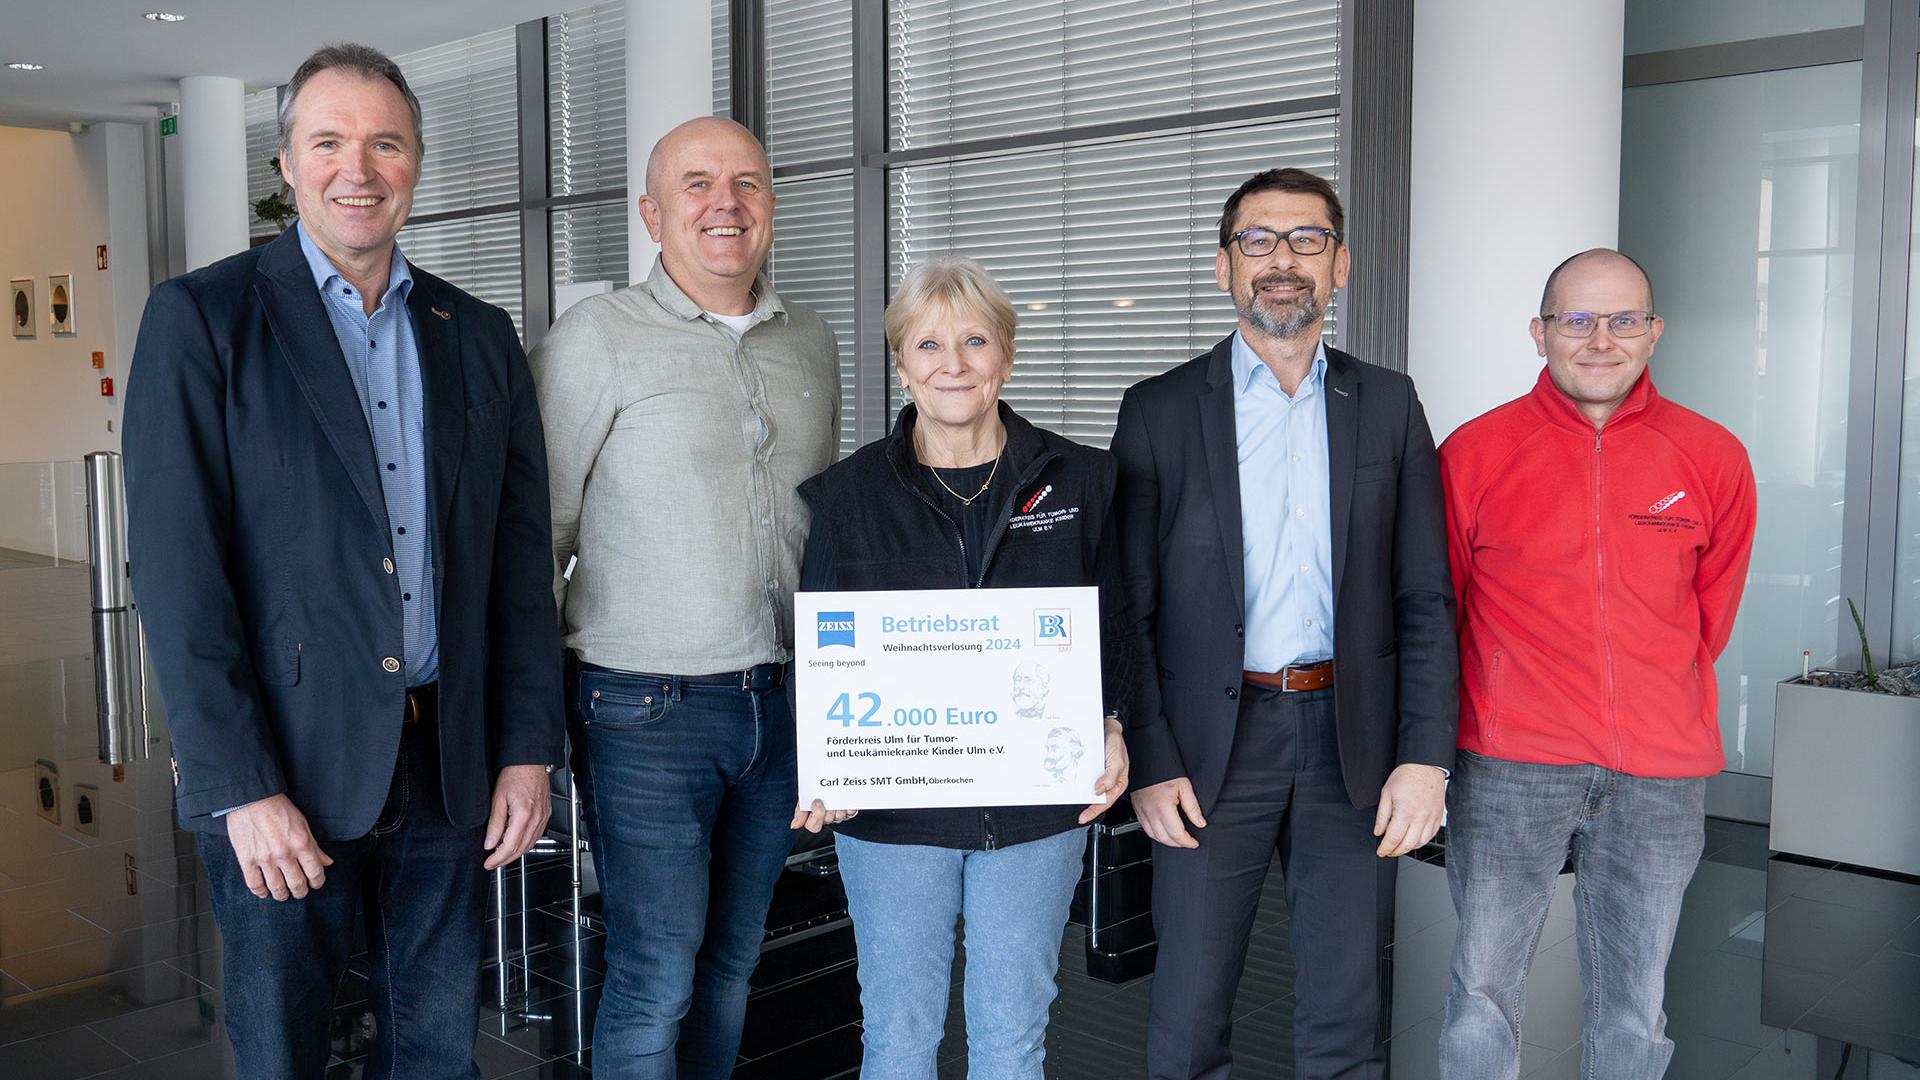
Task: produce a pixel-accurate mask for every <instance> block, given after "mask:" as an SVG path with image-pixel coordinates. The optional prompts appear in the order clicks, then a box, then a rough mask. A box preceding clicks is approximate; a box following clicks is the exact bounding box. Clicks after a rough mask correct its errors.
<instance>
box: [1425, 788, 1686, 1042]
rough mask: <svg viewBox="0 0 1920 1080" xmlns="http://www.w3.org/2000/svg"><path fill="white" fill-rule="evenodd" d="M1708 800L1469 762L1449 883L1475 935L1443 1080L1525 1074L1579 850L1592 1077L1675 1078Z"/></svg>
mask: <svg viewBox="0 0 1920 1080" xmlns="http://www.w3.org/2000/svg"><path fill="white" fill-rule="evenodd" d="M1706 792H1707V782H1706V780H1705V779H1703V778H1693V779H1680V780H1664V779H1655V778H1651V777H1642V776H1628V775H1626V774H1625V773H1618V772H1613V771H1612V770H1610V769H1603V768H1601V767H1599V766H1597V765H1531V764H1523V763H1520V762H1513V761H1502V760H1500V759H1499V758H1490V757H1485V756H1483V755H1480V754H1475V753H1472V752H1470V751H1464V750H1463V751H1461V753H1460V760H1459V762H1458V764H1457V766H1456V767H1455V769H1454V773H1453V782H1452V783H1451V784H1450V785H1449V787H1448V790H1447V811H1448V822H1447V884H1448V885H1449V887H1450V888H1451V889H1452V892H1453V906H1454V910H1455V911H1457V912H1458V913H1459V915H1460V930H1459V935H1458V937H1457V938H1456V939H1455V941H1454V948H1453V976H1452V985H1451V987H1450V988H1449V990H1448V992H1447V1012H1446V1022H1445V1026H1444V1027H1443V1028H1442V1030H1441V1033H1440V1075H1441V1076H1443V1077H1451V1078H1454V1080H1513V1078H1514V1077H1517V1076H1519V1075H1520V1017H1521V1014H1522V1013H1523V1012H1524V1011H1525V1008H1526V984H1527V970H1528V968H1530V967H1531V966H1532V964H1533V953H1534V950H1535V948H1537V947H1538V946H1539V944H1540V931H1541V928H1542V927H1543V926H1544V925H1545V923H1546V918H1547V904H1548V902H1549V901H1551V900H1552V898H1553V890H1554V880H1555V879H1556V878H1557V877H1558V876H1559V874H1560V869H1561V867H1562V866H1563V865H1564V863H1565V862H1566V859H1567V855H1568V852H1569V850H1571V852H1572V855H1573V872H1574V899H1575V903H1576V907H1577V910H1578V915H1579V931H1578V933H1577V935H1576V936H1577V938H1578V940H1579V946H1580V978H1581V981H1582V982H1583V983H1584V984H1585V986H1586V989H1587V1010H1586V1016H1585V1020H1584V1022H1583V1024H1582V1027H1581V1060H1580V1075H1581V1076H1582V1077H1583V1078H1586V1080H1658V1077H1660V1076H1661V1075H1662V1074H1663V1073H1665V1072H1666V1070H1667V1061H1668V1059H1670V1058H1671V1057H1672V1056H1673V1042H1672V1040H1670V1039H1668V1038H1667V1037H1666V1025H1667V1018H1666V1014H1665V1013H1664V1012H1662V1011H1661V1004H1662V1001H1663V1000H1664V998H1665V996H1666V970H1667V956H1668V954H1669V953H1670V952H1672V950H1673V934H1674V929H1675V927H1676V926H1677V925H1678V924H1679V921H1680V901H1681V898H1682V897H1683V896H1684V895H1685V893H1686V891H1687V882H1688V881H1690V880H1692V878H1693V870H1694V867H1695V866H1696V865H1698V864H1699V862H1700V851H1701V848H1702V846H1703V845H1704V844H1705V843H1706Z"/></svg>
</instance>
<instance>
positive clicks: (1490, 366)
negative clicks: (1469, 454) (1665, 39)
mask: <svg viewBox="0 0 1920 1080" xmlns="http://www.w3.org/2000/svg"><path fill="white" fill-rule="evenodd" d="M1624 21H1625V17H1624V0H1583V2H1582V3H1578V4H1542V3H1540V2H1539V0H1453V2H1449V3H1442V4H1430V3H1427V4H1415V5H1414V33H1413V40H1414V51H1413V147H1412V152H1413V153H1412V157H1413V162H1412V205H1411V212H1412V235H1411V237H1410V238H1409V239H1410V243H1409V247H1410V251H1409V276H1410V281H1409V293H1410V295H1409V297H1408V300H1409V309H1410V310H1409V315H1410V318H1409V330H1408V337H1409V341H1408V342H1407V370H1408V373H1409V374H1411V375H1412V376H1413V378H1414V381H1415V382H1416V383H1417V384H1418V385H1419V388H1420V397H1421V399H1422V401H1424V402H1425V404H1426V409H1427V417H1428V419H1429V421H1430V422H1431V423H1432V425H1433V433H1434V436H1435V438H1439V439H1444V438H1445V437H1446V435H1447V434H1448V433H1449V432H1451V431H1452V430H1453V429H1454V428H1456V427H1458V426H1459V425H1460V424H1462V423H1464V422H1465V421H1467V420H1471V419H1472V418H1474V417H1475V416H1478V415H1479V414H1480V413H1482V412H1485V411H1486V410H1487V409H1490V408H1492V407H1493V406H1495V405H1498V404H1500V403H1501V402H1503V401H1507V400H1510V399H1512V398H1516V397H1519V396H1520V395H1521V394H1523V393H1525V392H1526V391H1527V390H1528V389H1529V388H1530V387H1531V386H1532V385H1533V380H1534V377H1535V376H1536V375H1537V374H1538V373H1539V370H1540V366H1541V364H1542V363H1543V361H1542V360H1541V359H1540V358H1539V357H1538V356H1536V355H1535V353H1534V348H1533V342H1532V340H1531V339H1529V338H1528V336H1527V322H1528V320H1529V319H1531V318H1532V317H1533V316H1534V315H1535V314H1537V313H1538V311H1539V304H1540V289H1541V287H1542V286H1543V285H1545V284H1546V277H1547V274H1548V272H1549V271H1551V270H1552V269H1553V268H1554V266H1556V265H1558V264H1559V262H1560V261H1561V260H1562V259H1564V258H1566V257H1567V256H1568V255H1571V254H1573V253H1574V252H1576V251H1582V250H1585V249H1587V248H1591V247H1611V246H1613V245H1614V243H1615V241H1616V238H1617V236H1618V234H1619V220H1620V61H1621V55H1622V53H1621V48H1622V41H1621V36H1622V32H1623V28H1624Z"/></svg>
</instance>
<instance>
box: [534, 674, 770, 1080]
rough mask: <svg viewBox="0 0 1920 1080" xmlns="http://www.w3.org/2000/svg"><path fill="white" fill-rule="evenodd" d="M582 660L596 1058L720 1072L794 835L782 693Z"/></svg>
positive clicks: (657, 1071)
mask: <svg viewBox="0 0 1920 1080" xmlns="http://www.w3.org/2000/svg"><path fill="white" fill-rule="evenodd" d="M577 668H578V670H577V671H575V672H574V674H573V677H572V679H571V682H572V692H571V693H570V694H569V695H568V702H569V706H570V707H569V709H568V717H567V726H568V729H569V731H570V732H571V735H572V738H573V767H574V770H575V777H576V781H577V782H578V783H579V785H580V789H579V790H580V794H581V798H582V799H583V800H584V806H583V811H584V824H585V826H586V830H587V841H588V843H589V844H590V845H592V848H593V864H594V870H595V872H596V873H597V874H598V876H599V879H600V898H601V903H602V906H603V910H604V913H605V917H606V923H607V981H606V985H605V986H604V987H603V988H602V990H601V995H600V1010H599V1014H598V1019H597V1020H596V1025H595V1028H594V1033H593V1058H594V1060H593V1073H594V1075H595V1076H597V1077H603V1078H610V1080H627V1078H635V1080H637V1078H663V1080H671V1078H677V1080H707V1078H718V1077H725V1076H727V1075H728V1074H730V1073H731V1072H732V1071H733V1066H734V1060H735V1058H737V1057H738V1056H739V1052H740V1028H741V1024H742V1021H743V1019H744V1017H745V1015H746V1010H747V976H749V975H751V974H753V968H754V965H755V964H757V963H759V962H760V942H761V940H762V939H763V938H764V937H765V936H766V922H767V908H768V906H769V905H770V904H771V903H772V900H773V885H774V882H775V881H776V880H778V879H779V877H780V871H781V869H782V868H783V867H784V866H785V865H786V860H787V854H788V853H789V852H790V851H792V850H793V833H792V831H791V830H790V829H789V828H788V827H787V826H788V823H789V822H791V821H792V819H793V807H794V803H795V801H796V800H797V798H798V791H797V787H796V783H795V774H794V768H795V766H794V752H793V713H792V710H791V708H790V707H789V706H788V704H787V696H786V693H785V691H784V690H782V689H779V688H775V689H771V690H764V691H761V690H742V689H741V688H740V687H739V686H738V685H737V684H736V685H733V686H711V685H696V684H692V683H689V682H688V681H687V680H685V679H683V678H680V677H677V676H664V675H637V674H630V673H627V672H619V671H611V670H608V669H605V668H597V667H594V666H592V665H588V664H579V665H577Z"/></svg>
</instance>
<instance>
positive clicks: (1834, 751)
mask: <svg viewBox="0 0 1920 1080" xmlns="http://www.w3.org/2000/svg"><path fill="white" fill-rule="evenodd" d="M1847 608H1848V610H1849V611H1851V612H1852V613H1853V625H1854V629H1855V630H1856V631H1857V632H1858V633H1859V635H1860V657H1861V661H1862V662H1861V665H1860V670H1858V671H1834V670H1824V669H1815V670H1803V672H1802V674H1801V675H1800V676H1798V677H1797V678H1792V679H1787V680H1784V681H1783V682H1781V683H1780V684H1779V685H1778V686H1777V687H1776V688H1775V691H1774V721H1773V812H1772V823H1771V826H1770V833H1769V836H1770V839H1769V843H1770V846H1771V847H1772V848H1773V850H1775V851H1784V852H1790V853H1792V854H1796V855H1805V856H1809V857H1812V858H1818V859H1832V860H1833V861H1835V862H1843V863H1849V864H1852V865H1855V866H1869V867H1875V868H1877V869H1881V870H1892V871H1895V872H1897V873H1902V874H1914V875H1920V783H1916V782H1915V781H1916V772H1917V771H1920V662H1909V663H1903V664H1895V665H1892V666H1890V667H1887V668H1884V669H1876V668H1875V667H1874V664H1873V650H1872V647H1871V646H1870V645H1869V643H1868V641H1867V630H1866V625H1865V623H1864V622H1863V621H1862V620H1861V618H1860V609H1859V608H1857V607H1855V606H1854V604H1853V602H1852V601H1851V600H1849V601H1848V602H1847Z"/></svg>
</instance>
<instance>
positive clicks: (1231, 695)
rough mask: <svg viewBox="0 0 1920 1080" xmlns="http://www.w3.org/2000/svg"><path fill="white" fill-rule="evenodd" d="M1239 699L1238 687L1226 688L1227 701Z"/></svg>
mask: <svg viewBox="0 0 1920 1080" xmlns="http://www.w3.org/2000/svg"><path fill="white" fill-rule="evenodd" d="M1239 697H1240V688H1239V687H1237V686H1229V687H1227V699H1228V700H1229V701H1232V700H1236V699H1238V698H1239Z"/></svg>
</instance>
